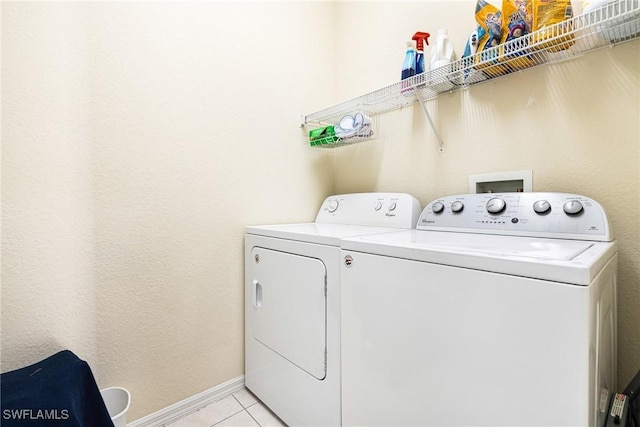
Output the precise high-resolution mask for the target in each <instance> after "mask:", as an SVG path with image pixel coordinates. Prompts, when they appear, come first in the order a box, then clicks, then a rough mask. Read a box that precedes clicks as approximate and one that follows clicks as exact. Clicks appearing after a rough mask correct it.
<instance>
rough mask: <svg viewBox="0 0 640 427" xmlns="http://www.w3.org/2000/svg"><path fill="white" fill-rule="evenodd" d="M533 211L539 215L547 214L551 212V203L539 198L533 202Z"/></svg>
mask: <svg viewBox="0 0 640 427" xmlns="http://www.w3.org/2000/svg"><path fill="white" fill-rule="evenodd" d="M533 211H534V212H535V213H537V214H538V215H545V214H548V213H549V212H551V203H549V202H547V201H546V200H538V201H537V202H535V203H534V204H533Z"/></svg>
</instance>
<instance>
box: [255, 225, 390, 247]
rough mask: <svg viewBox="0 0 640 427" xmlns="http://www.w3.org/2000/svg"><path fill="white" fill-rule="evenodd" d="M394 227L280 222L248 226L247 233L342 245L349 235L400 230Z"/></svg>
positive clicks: (320, 243)
mask: <svg viewBox="0 0 640 427" xmlns="http://www.w3.org/2000/svg"><path fill="white" fill-rule="evenodd" d="M398 230H399V229H398V228H392V227H373V226H364V225H346V224H323V223H314V222H311V223H303V224H280V225H262V226H250V227H246V229H245V231H246V233H247V234H256V235H259V236H265V237H275V238H279V239H286V240H295V241H299V242H308V243H316V244H319V245H328V246H340V240H341V239H343V238H347V237H355V236H364V235H369V234H378V233H391V232H394V231H398Z"/></svg>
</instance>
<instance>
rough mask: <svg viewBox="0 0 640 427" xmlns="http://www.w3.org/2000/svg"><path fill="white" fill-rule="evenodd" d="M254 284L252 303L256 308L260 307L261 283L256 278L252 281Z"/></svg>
mask: <svg viewBox="0 0 640 427" xmlns="http://www.w3.org/2000/svg"><path fill="white" fill-rule="evenodd" d="M253 286H254V291H255V293H254V299H253V301H254V302H253V305H254V306H255V307H257V308H260V307H262V285H261V284H260V282H258V281H257V280H254V281H253Z"/></svg>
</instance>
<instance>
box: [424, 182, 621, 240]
mask: <svg viewBox="0 0 640 427" xmlns="http://www.w3.org/2000/svg"><path fill="white" fill-rule="evenodd" d="M417 228H418V229H423V230H436V231H460V232H467V233H468V232H471V233H486V234H504V235H514V236H534V237H552V238H554V237H555V238H563V239H578V240H596V241H611V240H613V236H612V235H611V231H610V229H611V227H610V225H609V220H608V218H607V215H606V212H605V211H604V209H603V208H602V206H600V204H599V203H598V202H596V201H595V200H592V199H590V198H588V197H585V196H581V195H578V194H568V193H481V194H462V195H457V196H447V197H442V198H439V199H436V200H434V201H432V202H431V203H429V204H428V205H427V206H426V207H425V208H424V210H423V211H422V214H421V215H420V218H419V219H418V225H417Z"/></svg>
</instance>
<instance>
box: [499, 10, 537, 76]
mask: <svg viewBox="0 0 640 427" xmlns="http://www.w3.org/2000/svg"><path fill="white" fill-rule="evenodd" d="M532 27H533V4H532V0H502V40H501V48H500V51H501V52H500V60H501V61H503V62H506V63H508V64H509V67H510V68H511V69H513V70H520V69H524V68H529V67H531V66H533V65H534V64H535V58H534V56H532V55H531V54H530V53H531V52H530V51H529V48H528V47H529V37H526V36H527V34H531V31H532Z"/></svg>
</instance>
